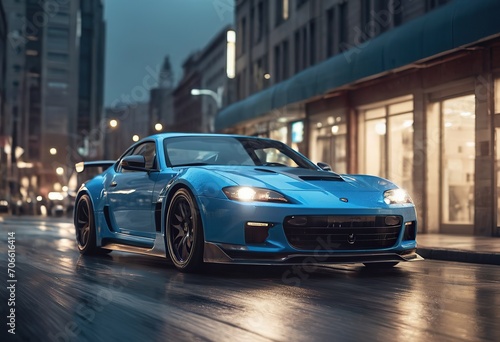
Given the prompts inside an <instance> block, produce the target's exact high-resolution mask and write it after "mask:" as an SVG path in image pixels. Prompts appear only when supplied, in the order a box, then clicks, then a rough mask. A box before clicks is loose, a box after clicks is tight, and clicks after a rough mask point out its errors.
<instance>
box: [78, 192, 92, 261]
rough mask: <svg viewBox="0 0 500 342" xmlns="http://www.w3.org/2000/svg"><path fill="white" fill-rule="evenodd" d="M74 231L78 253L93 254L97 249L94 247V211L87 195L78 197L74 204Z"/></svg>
mask: <svg viewBox="0 0 500 342" xmlns="http://www.w3.org/2000/svg"><path fill="white" fill-rule="evenodd" d="M75 230H76V243H77V245H78V250H79V251H80V253H81V254H84V255H88V254H95V253H96V252H97V251H98V247H97V246H96V230H95V220H94V210H93V208H92V202H91V201H90V197H89V196H88V195H83V196H82V197H80V198H79V199H78V203H77V204H76V209H75Z"/></svg>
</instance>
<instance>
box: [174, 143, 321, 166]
mask: <svg viewBox="0 0 500 342" xmlns="http://www.w3.org/2000/svg"><path fill="white" fill-rule="evenodd" d="M164 146H165V154H166V155H165V157H166V160H167V163H168V165H169V166H172V167H175V166H196V165H237V166H273V167H301V168H307V169H313V170H316V169H317V167H316V166H315V165H314V164H313V163H312V162H311V161H309V160H307V159H306V158H304V157H303V156H301V155H300V154H298V153H297V152H296V151H294V150H293V149H291V148H289V147H288V146H286V145H285V144H283V143H281V142H279V141H273V140H268V139H259V138H245V137H220V136H217V137H207V136H205V137H175V138H169V139H165V140H164Z"/></svg>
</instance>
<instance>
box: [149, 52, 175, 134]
mask: <svg viewBox="0 0 500 342" xmlns="http://www.w3.org/2000/svg"><path fill="white" fill-rule="evenodd" d="M158 80H159V82H158V87H156V88H152V89H151V90H150V92H149V94H150V96H149V121H150V133H156V132H157V130H156V129H155V125H157V124H160V125H162V127H163V128H164V129H165V130H168V129H169V127H170V128H171V127H173V125H174V120H175V117H174V95H173V92H174V89H175V79H174V72H173V70H172V66H171V64H170V57H169V56H166V57H165V59H164V61H163V65H162V67H161V70H160V74H159V75H158Z"/></svg>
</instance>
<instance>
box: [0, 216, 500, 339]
mask: <svg viewBox="0 0 500 342" xmlns="http://www.w3.org/2000/svg"><path fill="white" fill-rule="evenodd" d="M8 232H15V241H14V245H15V249H14V250H15V267H13V268H12V267H9V263H8V260H7V257H8V255H7V250H8V248H6V246H7V247H8V245H9V243H8ZM0 237H1V239H0V240H1V246H2V247H1V249H0V253H1V255H0V275H1V276H0V280H1V281H2V285H1V291H2V292H1V293H2V297H1V298H2V299H1V300H2V303H1V304H0V307H1V309H2V314H1V316H2V326H1V331H0V341H206V340H213V341H229V340H230V341H500V324H499V318H500V268H499V267H498V266H491V265H474V264H463V263H453V262H438V261H431V260H426V261H423V262H414V263H405V264H400V265H398V266H397V267H395V268H394V269H392V270H390V271H384V272H374V271H368V270H366V269H365V268H364V267H363V266H334V267H332V266H328V267H317V268H315V267H311V266H309V267H308V266H307V265H306V266H305V267H296V268H292V267H247V266H245V267H243V266H238V267H233V266H211V267H209V268H208V270H207V271H206V272H204V273H202V274H183V273H179V272H178V271H176V270H175V269H174V267H173V266H171V265H169V264H168V262H167V261H166V260H164V259H161V258H156V257H150V256H141V255H133V254H126V253H118V252H113V253H111V254H110V255H106V256H100V257H82V256H80V255H79V253H78V251H77V249H76V245H75V242H74V233H73V227H72V225H71V223H70V222H69V220H68V219H62V218H60V219H48V218H41V217H39V218H35V217H19V218H18V217H1V216H0ZM11 241H12V240H11ZM10 266H12V264H11V265H10ZM8 269H14V270H15V278H14V279H12V278H9V277H8ZM9 280H17V282H16V283H14V284H15V287H14V289H15V290H12V289H13V288H12V287H11V288H10V289H9V288H8V287H9V286H11V285H12V284H13V283H12V282H9ZM12 296H14V297H12ZM9 298H10V299H11V300H10V301H9ZM12 298H13V299H12ZM13 301H14V302H15V307H12V306H11V307H9V306H8V305H9V304H11V303H12V302H13ZM12 308H15V312H14V314H15V317H14V324H15V325H14V328H15V330H11V329H12V324H11V325H10V326H9V325H8V324H7V323H12V317H11V318H8V317H7V316H9V315H11V316H12V314H11V313H10V311H9V310H10V309H12ZM9 330H11V332H12V331H14V332H15V335H13V334H11V333H9Z"/></svg>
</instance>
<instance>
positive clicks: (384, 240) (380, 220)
mask: <svg viewBox="0 0 500 342" xmlns="http://www.w3.org/2000/svg"><path fill="white" fill-rule="evenodd" d="M402 222H403V219H402V217H401V216H392V215H386V216H382V215H379V216H287V217H285V220H284V221H283V228H284V230H285V235H286V238H287V239H288V242H289V243H290V245H291V246H293V247H295V248H297V249H304V250H355V249H380V248H389V247H392V246H394V245H395V244H396V241H397V239H398V236H399V233H400V231H401V227H402Z"/></svg>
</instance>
